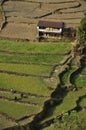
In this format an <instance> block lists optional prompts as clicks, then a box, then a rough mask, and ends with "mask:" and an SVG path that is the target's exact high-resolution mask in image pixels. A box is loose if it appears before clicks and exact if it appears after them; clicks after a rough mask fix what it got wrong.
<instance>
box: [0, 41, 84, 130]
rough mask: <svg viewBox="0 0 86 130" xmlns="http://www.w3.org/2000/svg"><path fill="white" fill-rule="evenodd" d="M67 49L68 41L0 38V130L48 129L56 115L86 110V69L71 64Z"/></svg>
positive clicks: (71, 59) (53, 125) (71, 58)
mask: <svg viewBox="0 0 86 130" xmlns="http://www.w3.org/2000/svg"><path fill="white" fill-rule="evenodd" d="M70 48H71V45H70V43H67V42H66V43H46V44H44V43H41V44H39V43H32V42H17V41H9V40H0V128H1V129H7V128H8V130H9V127H14V129H15V130H17V129H20V128H21V129H23V127H22V126H24V128H25V129H29V128H30V129H31V130H32V129H33V128H34V129H43V130H45V129H46V130H47V129H48V130H51V128H52V129H54V127H55V122H54V120H55V119H57V118H58V117H59V116H61V117H62V118H63V115H64V114H65V113H66V112H72V111H73V110H74V111H76V112H77V109H76V108H79V106H80V107H81V109H85V97H86V92H85V88H86V83H85V82H86V75H85V72H86V68H85V67H83V68H80V66H77V63H76V64H74V61H73V57H72V54H71V51H70ZM53 50H54V51H53ZM76 57H77V56H76ZM76 62H77V61H76ZM78 69H80V71H79V72H78V73H76V75H75V72H77V71H78ZM80 75H82V76H84V77H85V79H84V82H81V80H80V79H78V78H79V76H80ZM74 77H77V78H74ZM77 83H79V84H80V85H78V84H77ZM76 89H77V91H75V90H76ZM72 90H73V91H72ZM71 97H72V98H71ZM70 102H71V104H70ZM77 113H78V112H77ZM80 113H81V111H80ZM84 119H85V118H84ZM8 121H9V122H8ZM57 122H58V121H57ZM3 124H4V125H3ZM51 124H52V126H49V125H51ZM45 127H46V128H45Z"/></svg>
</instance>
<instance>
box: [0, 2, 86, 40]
mask: <svg viewBox="0 0 86 130" xmlns="http://www.w3.org/2000/svg"><path fill="white" fill-rule="evenodd" d="M2 7H3V11H4V13H5V18H6V26H4V28H3V29H2V31H1V32H0V37H1V38H2V37H3V38H10V39H27V40H31V41H35V40H36V36H37V31H36V26H37V23H38V21H39V20H48V21H63V22H64V23H65V26H66V27H74V28H77V27H78V26H79V23H80V20H81V19H82V18H83V17H84V13H85V12H86V2H85V1H82V0H76V1H75V0H66V1H65V0H61V1H60V0H53V2H52V0H43V1H42V0H22V1H21V0H8V1H5V0H4V3H3V5H2Z"/></svg>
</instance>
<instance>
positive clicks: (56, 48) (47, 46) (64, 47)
mask: <svg viewBox="0 0 86 130" xmlns="http://www.w3.org/2000/svg"><path fill="white" fill-rule="evenodd" d="M70 46H71V44H70V43H67V42H65V43H61V42H60V43H33V42H17V41H9V40H0V50H5V51H14V52H28V53H63V54H64V53H65V52H67V51H69V50H70Z"/></svg>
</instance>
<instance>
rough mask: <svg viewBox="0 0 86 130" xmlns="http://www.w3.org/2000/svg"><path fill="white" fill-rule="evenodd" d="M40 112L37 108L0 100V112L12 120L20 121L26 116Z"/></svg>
mask: <svg viewBox="0 0 86 130" xmlns="http://www.w3.org/2000/svg"><path fill="white" fill-rule="evenodd" d="M40 110H41V109H40V108H39V107H37V106H27V105H23V104H18V103H15V102H9V101H5V100H0V112H3V113H6V114H7V115H8V116H10V117H12V118H14V119H20V118H22V117H23V116H26V115H31V114H36V113H38V112H39V111H40Z"/></svg>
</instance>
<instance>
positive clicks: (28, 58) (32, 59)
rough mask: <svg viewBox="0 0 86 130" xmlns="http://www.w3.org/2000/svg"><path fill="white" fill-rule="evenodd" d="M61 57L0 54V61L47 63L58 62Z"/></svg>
mask: <svg viewBox="0 0 86 130" xmlns="http://www.w3.org/2000/svg"><path fill="white" fill-rule="evenodd" d="M62 59H63V56H59V55H36V56H35V55H30V56H22V55H18V56H16V55H7V54H0V61H5V62H6V61H9V62H27V63H48V64H56V63H57V64H58V63H59V62H60V61H61V60H62Z"/></svg>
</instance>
